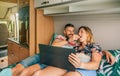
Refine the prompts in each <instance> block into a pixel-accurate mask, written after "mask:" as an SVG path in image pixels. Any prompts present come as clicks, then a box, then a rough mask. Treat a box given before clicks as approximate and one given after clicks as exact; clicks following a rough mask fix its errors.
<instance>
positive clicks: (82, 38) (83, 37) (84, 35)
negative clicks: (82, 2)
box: [78, 28, 88, 43]
mask: <svg viewBox="0 0 120 76" xmlns="http://www.w3.org/2000/svg"><path fill="white" fill-rule="evenodd" d="M78 35H79V36H80V39H79V40H80V42H82V43H86V42H87V36H88V35H87V32H86V31H85V30H84V29H83V28H81V29H80V30H79V32H78Z"/></svg>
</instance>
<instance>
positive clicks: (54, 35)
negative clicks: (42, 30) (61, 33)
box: [49, 33, 57, 45]
mask: <svg viewBox="0 0 120 76" xmlns="http://www.w3.org/2000/svg"><path fill="white" fill-rule="evenodd" d="M56 37H57V34H56V33H54V34H53V35H52V38H51V40H50V43H49V44H50V45H52V43H53V41H54V40H55V38H56Z"/></svg>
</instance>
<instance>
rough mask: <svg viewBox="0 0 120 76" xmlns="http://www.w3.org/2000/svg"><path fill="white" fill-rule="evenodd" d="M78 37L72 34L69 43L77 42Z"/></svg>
mask: <svg viewBox="0 0 120 76" xmlns="http://www.w3.org/2000/svg"><path fill="white" fill-rule="evenodd" d="M79 38H80V37H79V36H78V35H76V34H74V35H73V36H72V37H71V38H70V39H69V42H73V41H77V40H78V39H79Z"/></svg>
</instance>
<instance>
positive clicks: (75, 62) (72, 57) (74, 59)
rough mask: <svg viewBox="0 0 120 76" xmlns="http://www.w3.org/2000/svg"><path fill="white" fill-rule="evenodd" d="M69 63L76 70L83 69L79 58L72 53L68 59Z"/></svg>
mask: <svg viewBox="0 0 120 76" xmlns="http://www.w3.org/2000/svg"><path fill="white" fill-rule="evenodd" d="M68 61H69V62H70V63H71V64H72V65H73V66H74V67H75V68H82V62H81V61H80V59H79V57H78V56H77V55H76V54H73V53H71V54H70V55H69V57H68Z"/></svg>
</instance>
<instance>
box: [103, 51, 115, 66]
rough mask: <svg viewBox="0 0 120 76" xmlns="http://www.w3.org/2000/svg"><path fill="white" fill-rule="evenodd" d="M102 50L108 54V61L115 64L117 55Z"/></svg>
mask: <svg viewBox="0 0 120 76" xmlns="http://www.w3.org/2000/svg"><path fill="white" fill-rule="evenodd" d="M102 52H103V54H104V55H105V56H106V59H107V62H109V63H110V64H111V65H113V64H114V63H115V57H114V56H113V55H112V54H111V53H109V52H108V51H102Z"/></svg>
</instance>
